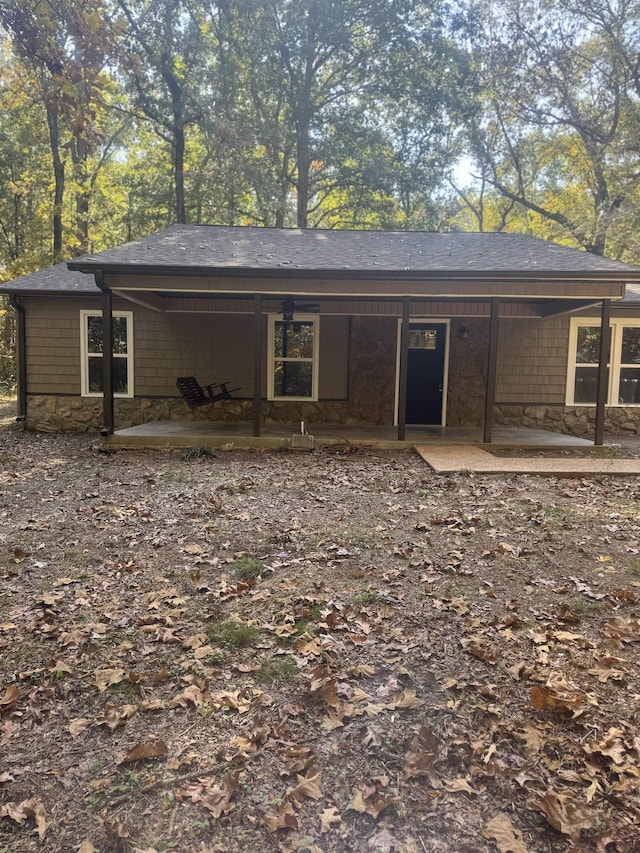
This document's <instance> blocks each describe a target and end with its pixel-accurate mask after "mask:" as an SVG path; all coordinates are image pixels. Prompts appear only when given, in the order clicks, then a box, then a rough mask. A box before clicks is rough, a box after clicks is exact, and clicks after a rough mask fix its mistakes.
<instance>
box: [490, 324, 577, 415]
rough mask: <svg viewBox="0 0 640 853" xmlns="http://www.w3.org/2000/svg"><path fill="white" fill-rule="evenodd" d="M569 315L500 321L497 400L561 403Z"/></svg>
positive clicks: (565, 367) (506, 401)
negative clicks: (544, 318) (545, 318)
mask: <svg viewBox="0 0 640 853" xmlns="http://www.w3.org/2000/svg"><path fill="white" fill-rule="evenodd" d="M568 346H569V318H568V317H566V316H563V317H554V318H551V319H548V320H501V321H500V342H499V348H498V378H497V387H496V402H498V403H547V404H552V403H558V404H563V403H564V398H565V388H566V378H567V354H568Z"/></svg>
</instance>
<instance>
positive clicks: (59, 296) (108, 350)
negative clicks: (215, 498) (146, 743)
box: [0, 225, 640, 443]
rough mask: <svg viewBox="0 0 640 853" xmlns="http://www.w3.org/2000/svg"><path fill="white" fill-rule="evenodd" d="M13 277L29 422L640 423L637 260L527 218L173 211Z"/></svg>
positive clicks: (75, 425)
mask: <svg viewBox="0 0 640 853" xmlns="http://www.w3.org/2000/svg"><path fill="white" fill-rule="evenodd" d="M0 292H2V293H5V294H8V295H9V296H10V298H11V303H12V305H13V306H14V308H15V310H16V312H17V320H18V323H17V325H18V376H19V402H18V407H19V412H18V417H19V419H20V420H22V421H24V423H25V425H26V426H27V428H46V429H51V430H90V429H101V431H102V433H103V435H109V434H111V433H112V432H113V431H114V430H117V429H121V428H123V427H127V426H130V425H134V424H139V423H143V422H148V421H152V420H190V419H191V420H193V419H209V420H218V421H226V422H234V423H237V422H246V423H248V424H251V425H252V431H253V434H254V435H255V436H259V435H260V432H261V429H263V427H264V425H265V424H274V423H283V424H292V425H297V424H298V423H299V421H300V420H304V421H305V422H307V423H310V424H343V425H349V426H358V425H362V426H364V425H387V426H393V425H395V427H396V429H397V436H398V438H399V439H402V438H404V436H405V430H406V427H407V425H412V424H421V425H436V426H474V427H481V428H482V429H483V434H484V440H485V441H486V442H490V441H491V438H492V430H493V427H494V425H495V424H509V425H515V426H535V427H538V428H544V429H550V430H555V431H557V432H566V433H572V434H575V435H584V436H593V435H594V434H595V438H596V443H602V440H603V434H604V430H605V428H607V429H610V430H611V431H619V430H620V429H624V430H629V431H638V430H639V429H640V270H639V269H635V268H633V267H630V266H627V265H625V264H622V263H619V262H616V261H612V260H609V259H607V258H602V257H597V256H594V255H590V254H588V253H586V252H582V251H579V250H576V249H570V248H567V247H563V246H559V245H556V244H553V243H550V242H547V241H543V240H538V239H535V238H532V237H528V236H525V235H521V234H502V233H491V234H485V233H432V232H428V233H427V232H381V231H323V230H307V231H304V230H298V229H269V228H254V227H225V226H196V225H174V226H172V227H170V228H167V229H166V230H164V231H162V232H160V233H157V234H152V235H151V236H149V237H145V238H143V239H140V240H136V241H134V242H131V243H127V244H126V245H123V246H119V247H117V248H114V249H108V250H106V251H104V252H100V253H98V254H95V255H91V256H84V257H80V258H75V259H74V260H72V261H69V262H68V264H59V265H57V266H54V267H51V268H50V269H46V270H42V271H41V272H37V273H34V274H32V275H28V276H24V277H22V278H19V279H16V280H15V281H12V282H8V283H5V284H3V285H0ZM601 326H602V327H603V328H605V329H607V330H609V333H607V334H605V335H604V336H603V340H601V336H600V328H601ZM609 339H610V346H611V359H610V363H609V364H607V359H606V357H603V353H605V352H606V351H607V347H608V346H609V343H608V341H609ZM183 376H196V377H198V378H199V379H200V380H201V381H202V382H203V383H205V382H206V383H208V382H212V381H228V382H230V383H232V384H233V386H235V387H237V388H240V389H241V390H240V391H237V392H236V393H235V394H234V395H233V396H232V398H231V399H221V400H218V401H216V402H215V403H212V404H211V405H208V406H203V407H198V408H195V409H190V408H189V407H188V406H187V405H186V404H185V402H184V400H183V399H182V398H181V397H180V395H179V393H178V390H177V388H176V380H177V378H178V377H183ZM103 388H104V389H106V393H105V394H103Z"/></svg>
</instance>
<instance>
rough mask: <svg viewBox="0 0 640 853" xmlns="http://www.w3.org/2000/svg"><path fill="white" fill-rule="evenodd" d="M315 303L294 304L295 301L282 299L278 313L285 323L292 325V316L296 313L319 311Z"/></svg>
mask: <svg viewBox="0 0 640 853" xmlns="http://www.w3.org/2000/svg"><path fill="white" fill-rule="evenodd" d="M319 310H320V306H319V305H318V303H317V302H296V301H295V299H289V298H287V299H283V300H282V302H281V304H280V313H281V314H282V319H283V320H284V321H285V323H293V321H294V314H295V313H297V312H302V313H305V312H307V311H319Z"/></svg>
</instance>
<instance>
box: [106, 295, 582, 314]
mask: <svg viewBox="0 0 640 853" xmlns="http://www.w3.org/2000/svg"><path fill="white" fill-rule="evenodd" d="M113 293H114V295H115V296H119V297H121V298H122V299H125V300H128V301H130V302H133V303H134V304H138V305H141V306H143V307H145V308H149V309H151V310H153V311H157V312H162V313H167V314H254V311H255V306H254V301H253V299H252V298H250V297H249V296H246V297H245V296H240V295H238V294H228V293H215V294H214V293H205V292H202V291H199V292H195V293H193V292H179V291H152V290H138V289H127V288H117V289H114V290H113ZM291 299H292V296H291V294H290V293H282V292H281V293H273V294H269V295H266V296H264V300H263V305H262V311H263V313H265V314H270V313H280V312H281V311H282V305H283V303H284V301H285V300H291ZM309 299H313V301H314V303H316V304H317V309H315V308H314V310H313V311H312V312H311V313H317V314H322V315H338V316H359V315H360V316H395V317H400V316H401V315H402V311H403V304H402V299H400V298H397V297H393V296H361V297H353V296H335V295H332V296H325V295H317V294H295V298H294V306H295V301H296V300H299V301H300V302H301V303H303V306H304V303H305V302H307V301H308V300H309ZM594 304H597V300H594V299H593V298H592V299H578V298H576V299H567V298H565V299H559V298H548V299H542V298H538V299H534V298H525V297H522V296H520V297H506V298H503V299H501V300H500V316H501V317H505V318H506V317H522V318H525V317H529V318H531V317H540V318H542V317H552V316H557V315H559V314H563V313H567V312H571V311H578V310H581V309H584V308H588V307H590V306H591V305H594ZM295 310H298V311H300V312H304V310H305V309H304V307H301V308H299V309H298V308H296V309H295ZM490 311H491V299H489V298H481V297H478V296H461V297H459V298H454V297H448V298H445V297H431V298H429V297H423V298H419V297H411V309H410V313H411V316H416V317H418V316H424V317H427V316H428V317H488V316H489V315H490Z"/></svg>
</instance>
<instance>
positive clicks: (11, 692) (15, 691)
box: [0, 684, 21, 714]
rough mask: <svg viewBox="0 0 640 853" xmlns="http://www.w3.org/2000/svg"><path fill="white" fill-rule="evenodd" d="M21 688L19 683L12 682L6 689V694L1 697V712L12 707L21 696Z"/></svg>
mask: <svg viewBox="0 0 640 853" xmlns="http://www.w3.org/2000/svg"><path fill="white" fill-rule="evenodd" d="M20 695H21V693H20V688H19V687H18V685H17V684H10V685H9V686H8V687H7V689H6V690H5V691H4V695H3V696H2V698H0V714H2V713H4V712H5V711H10V710H11V708H13V706H14V705H15V703H16V702H17V701H18V699H19V698H20Z"/></svg>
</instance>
